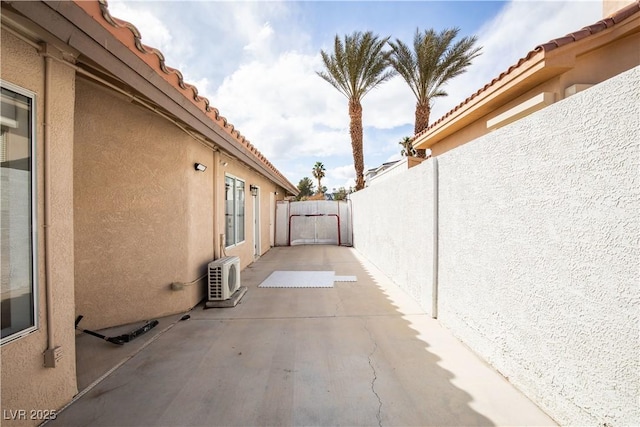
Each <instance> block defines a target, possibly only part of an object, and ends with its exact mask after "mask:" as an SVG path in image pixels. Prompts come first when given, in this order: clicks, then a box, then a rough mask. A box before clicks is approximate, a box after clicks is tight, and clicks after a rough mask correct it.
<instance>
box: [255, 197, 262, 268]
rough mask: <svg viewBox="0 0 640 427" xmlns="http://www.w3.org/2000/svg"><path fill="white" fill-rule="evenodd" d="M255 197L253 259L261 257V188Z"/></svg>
mask: <svg viewBox="0 0 640 427" xmlns="http://www.w3.org/2000/svg"><path fill="white" fill-rule="evenodd" d="M257 188H258V194H257V195H256V196H253V258H254V259H255V258H258V257H260V255H261V254H260V187H257Z"/></svg>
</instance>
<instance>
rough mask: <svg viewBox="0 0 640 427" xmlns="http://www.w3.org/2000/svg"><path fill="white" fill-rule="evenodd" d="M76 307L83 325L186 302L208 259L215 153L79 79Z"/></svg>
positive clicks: (147, 314)
mask: <svg viewBox="0 0 640 427" xmlns="http://www.w3.org/2000/svg"><path fill="white" fill-rule="evenodd" d="M77 89H78V90H77V99H76V121H75V136H76V138H75V145H74V148H75V152H74V179H75V186H74V202H75V206H74V208H75V253H76V263H75V281H76V314H78V315H80V314H82V315H84V316H85V318H84V319H83V326H84V327H85V328H87V329H91V328H96V329H98V328H104V327H109V326H116V325H122V324H126V323H130V322H138V321H140V320H144V319H151V318H155V317H160V316H164V315H168V314H173V313H178V312H180V311H185V310H188V309H189V308H191V307H193V306H194V305H195V304H197V303H198V302H199V301H200V300H201V299H202V297H203V295H204V280H200V281H199V282H197V283H195V284H194V285H190V286H186V287H184V288H183V289H182V290H180V291H173V290H171V287H170V285H171V283H172V282H182V283H189V282H192V281H194V280H196V279H198V278H199V277H201V276H202V275H203V274H204V273H205V271H206V264H207V262H209V261H210V260H211V259H213V242H214V240H213V229H212V224H213V168H211V169H207V170H206V171H205V172H204V173H203V172H197V171H196V170H195V169H194V166H193V165H194V163H195V162H200V163H204V164H205V165H212V164H213V152H212V151H211V150H210V149H208V148H207V147H204V146H202V145H201V144H199V143H198V142H197V141H195V140H194V139H193V138H191V137H190V136H189V135H187V134H186V133H184V132H182V131H181V130H180V129H179V128H178V127H176V126H175V125H173V124H172V123H170V122H169V121H167V120H165V119H163V118H161V117H160V116H157V115H155V114H153V113H152V112H150V111H148V110H145V109H143V108H142V107H139V106H137V105H133V104H131V103H129V102H128V100H126V99H124V98H122V97H120V96H117V95H114V94H113V93H112V92H109V91H107V90H104V89H102V88H100V87H98V86H95V85H93V84H92V83H89V82H87V81H85V80H82V79H78V81H77Z"/></svg>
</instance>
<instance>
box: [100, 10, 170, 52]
mask: <svg viewBox="0 0 640 427" xmlns="http://www.w3.org/2000/svg"><path fill="white" fill-rule="evenodd" d="M109 12H110V13H111V16H114V17H116V18H120V19H123V20H125V21H127V22H129V23H131V24H133V25H134V26H135V27H136V28H137V29H138V31H140V34H141V36H142V42H143V43H144V44H146V45H147V46H151V47H155V48H156V49H159V50H160V51H162V52H163V53H166V52H167V51H169V50H171V44H172V41H173V37H172V36H171V33H170V32H169V29H168V28H167V27H166V25H165V24H164V23H163V22H162V20H160V19H159V18H158V17H156V16H155V15H154V14H153V13H151V12H150V11H149V10H146V9H142V8H138V7H135V6H133V5H130V4H126V3H124V2H121V1H110V2H109Z"/></svg>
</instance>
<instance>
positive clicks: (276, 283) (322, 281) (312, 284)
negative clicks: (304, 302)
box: [258, 271, 336, 288]
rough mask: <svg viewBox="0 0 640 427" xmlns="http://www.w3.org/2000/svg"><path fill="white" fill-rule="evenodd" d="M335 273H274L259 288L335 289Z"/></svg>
mask: <svg viewBox="0 0 640 427" xmlns="http://www.w3.org/2000/svg"><path fill="white" fill-rule="evenodd" d="M335 275H336V273H335V271H274V272H273V273H271V275H270V276H269V277H267V278H266V279H265V280H264V281H263V282H262V283H260V285H258V287H259V288H333V281H334V277H335Z"/></svg>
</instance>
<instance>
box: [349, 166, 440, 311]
mask: <svg viewBox="0 0 640 427" xmlns="http://www.w3.org/2000/svg"><path fill="white" fill-rule="evenodd" d="M432 190H433V165H432V162H431V161H425V162H423V163H422V164H420V165H418V166H415V167H413V168H411V169H408V170H405V171H403V172H402V173H401V174H397V175H394V176H390V177H388V178H387V179H385V180H384V181H382V182H378V183H376V185H375V186H372V187H368V188H365V189H364V190H362V191H358V192H357V193H354V194H352V195H351V200H352V203H353V205H352V206H353V236H354V242H353V246H354V247H355V248H356V249H357V250H358V252H360V253H361V254H362V255H363V256H364V257H365V258H367V259H368V260H369V261H371V262H372V263H373V264H374V265H375V266H376V267H378V268H379V269H380V270H381V271H383V272H384V273H385V274H386V275H387V276H389V277H390V278H391V279H392V280H393V281H394V282H395V283H396V284H397V285H398V286H400V287H401V288H402V289H403V290H404V291H405V292H407V293H408V294H410V295H411V296H412V297H413V298H414V299H415V300H416V301H418V302H419V303H420V305H421V306H422V307H423V308H424V310H425V312H428V313H430V312H431V283H432V271H433V270H432V260H433V238H432V231H433V191H432Z"/></svg>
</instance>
